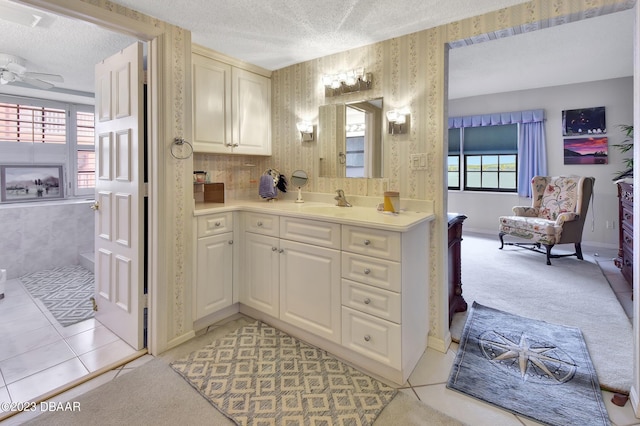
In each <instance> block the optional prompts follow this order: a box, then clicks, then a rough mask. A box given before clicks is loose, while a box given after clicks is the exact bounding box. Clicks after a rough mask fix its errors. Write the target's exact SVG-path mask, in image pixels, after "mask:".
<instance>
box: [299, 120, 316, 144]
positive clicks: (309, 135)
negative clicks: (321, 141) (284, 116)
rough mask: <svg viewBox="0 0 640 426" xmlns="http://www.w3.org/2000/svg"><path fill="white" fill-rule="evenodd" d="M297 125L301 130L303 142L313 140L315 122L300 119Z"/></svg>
mask: <svg viewBox="0 0 640 426" xmlns="http://www.w3.org/2000/svg"><path fill="white" fill-rule="evenodd" d="M296 127H297V128H298V130H299V131H300V137H301V140H302V142H310V141H312V140H313V124H311V123H310V122H308V121H299V122H298V123H297V124H296Z"/></svg>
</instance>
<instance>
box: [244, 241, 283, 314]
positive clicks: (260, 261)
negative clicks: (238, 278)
mask: <svg viewBox="0 0 640 426" xmlns="http://www.w3.org/2000/svg"><path fill="white" fill-rule="evenodd" d="M244 243H245V248H244V258H245V259H246V265H245V266H244V268H243V274H244V276H243V285H242V290H241V292H240V303H244V304H245V305H247V306H251V307H252V308H255V309H257V310H259V311H261V312H264V313H266V314H269V315H271V316H274V317H276V318H277V317H278V312H279V303H278V302H279V294H280V289H279V286H280V281H279V280H280V278H279V277H280V265H279V254H278V250H279V249H278V239H277V238H275V237H269V236H267V235H261V234H254V233H252V232H246V233H245V234H244Z"/></svg>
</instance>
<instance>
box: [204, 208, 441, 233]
mask: <svg viewBox="0 0 640 426" xmlns="http://www.w3.org/2000/svg"><path fill="white" fill-rule="evenodd" d="M422 207H423V208H422V209H420V208H411V209H407V210H404V211H401V212H400V213H398V214H394V213H389V212H381V211H378V210H377V209H376V208H375V207H368V206H366V207H365V206H353V207H338V206H336V205H334V204H329V203H323V202H314V201H311V202H309V201H307V202H304V203H296V202H294V201H292V200H276V201H253V200H232V201H228V202H225V203H196V204H195V209H194V213H193V214H194V216H202V215H207V214H213V213H221V212H227V211H250V212H257V213H271V214H276V215H279V216H292V217H300V218H309V219H317V220H323V221H327V222H333V223H341V224H346V225H357V226H375V227H376V228H378V229H386V230H390V231H399V232H405V231H408V230H409V229H410V228H411V227H413V226H414V225H417V224H418V223H421V222H424V221H431V220H433V219H434V218H435V215H434V214H433V209H430V208H429V207H428V206H422ZM421 210H424V211H421Z"/></svg>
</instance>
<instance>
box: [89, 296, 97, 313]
mask: <svg viewBox="0 0 640 426" xmlns="http://www.w3.org/2000/svg"><path fill="white" fill-rule="evenodd" d="M89 300H91V304H92V305H93V310H94V311H95V312H98V304H97V303H96V298H95V297H92V298H91V299H89Z"/></svg>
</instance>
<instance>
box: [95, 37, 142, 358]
mask: <svg viewBox="0 0 640 426" xmlns="http://www.w3.org/2000/svg"><path fill="white" fill-rule="evenodd" d="M142 85H143V72H142V44H141V43H135V44H133V45H131V46H129V47H128V48H126V49H124V50H123V51H121V52H120V53H117V54H116V55H114V56H112V57H110V58H107V59H105V60H104V61H102V62H101V63H99V64H98V65H96V94H95V95H96V193H95V194H96V195H95V197H96V206H95V211H96V220H95V224H96V225H95V227H96V228H95V234H96V235H95V253H96V256H95V260H96V267H95V271H96V273H95V280H96V296H95V299H96V304H97V308H98V310H97V311H96V319H97V320H98V321H100V322H101V323H102V324H103V325H104V326H106V327H107V328H109V329H110V330H111V331H113V332H114V333H115V334H117V335H118V336H120V338H121V339H122V340H124V341H125V342H127V343H128V344H129V345H131V346H132V347H133V348H135V349H142V347H143V346H144V342H143V314H144V297H143V290H144V282H143V280H144V270H143V267H142V261H143V250H144V228H143V224H144V209H143V197H144V192H143V191H142V185H143V184H144V183H143V176H142V170H143V161H144V158H143V155H142V154H141V152H142V149H143V143H144V140H143V136H142V131H143V123H142V120H143V119H144V114H143V108H144V106H143V105H144V104H143V92H142V87H143V86H142Z"/></svg>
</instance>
